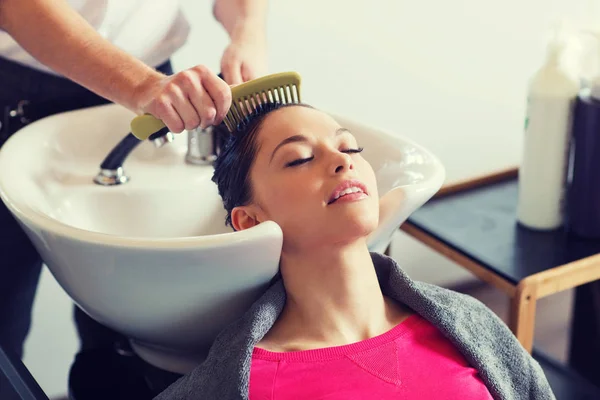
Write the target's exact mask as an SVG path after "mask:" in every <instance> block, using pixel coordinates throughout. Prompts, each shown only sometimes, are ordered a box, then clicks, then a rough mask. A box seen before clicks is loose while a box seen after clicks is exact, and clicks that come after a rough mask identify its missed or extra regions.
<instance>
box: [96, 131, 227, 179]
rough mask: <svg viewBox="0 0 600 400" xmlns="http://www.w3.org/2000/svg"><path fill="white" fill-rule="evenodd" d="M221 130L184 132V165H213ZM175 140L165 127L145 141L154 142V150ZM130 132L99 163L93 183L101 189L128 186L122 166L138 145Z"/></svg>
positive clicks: (138, 141)
mask: <svg viewBox="0 0 600 400" xmlns="http://www.w3.org/2000/svg"><path fill="white" fill-rule="evenodd" d="M219 132H220V129H219V128H216V127H214V126H209V127H208V128H206V129H200V128H196V129H192V130H189V131H187V134H188V138H187V139H188V148H187V153H186V155H185V162H187V163H188V164H194V165H212V164H213V163H214V162H215V160H216V159H217V155H218V151H219V147H220V139H221V134H222V133H221V134H220V133H219ZM173 139H174V136H173V133H171V132H169V130H168V128H163V129H161V130H160V131H158V132H156V133H154V134H152V135H151V136H150V137H149V138H148V140H151V141H152V142H154V145H155V146H156V147H162V146H164V145H165V144H167V143H170V142H172V141H173ZM141 142H142V141H140V140H139V139H138V138H136V137H135V136H133V134H132V133H129V134H127V136H125V137H124V138H123V139H122V140H121V141H120V142H119V143H118V144H117V145H116V146H115V147H114V148H113V149H112V150H111V152H110V153H109V154H108V155H107V156H106V158H105V159H104V161H102V164H100V172H98V175H96V177H95V178H94V182H95V183H97V184H98V185H103V186H114V185H121V184H124V183H127V182H128V181H129V176H127V175H126V174H125V170H124V169H123V163H124V162H125V160H126V159H127V157H128V156H129V154H131V152H132V151H133V150H134V149H135V148H136V147H137V146H138V145H139V144H140V143H141Z"/></svg>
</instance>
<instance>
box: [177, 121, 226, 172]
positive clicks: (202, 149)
mask: <svg viewBox="0 0 600 400" xmlns="http://www.w3.org/2000/svg"><path fill="white" fill-rule="evenodd" d="M217 131H218V129H216V128H215V127H214V126H209V127H207V128H206V129H201V128H196V129H192V130H189V131H187V133H188V149H187V154H186V155H185V161H186V162H187V163H188V164H194V165H212V163H213V162H214V161H215V160H216V159H217V155H218V150H219V143H218V134H217Z"/></svg>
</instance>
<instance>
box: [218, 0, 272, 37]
mask: <svg viewBox="0 0 600 400" xmlns="http://www.w3.org/2000/svg"><path fill="white" fill-rule="evenodd" d="M214 1H215V2H214V7H213V14H214V16H215V18H216V19H217V21H219V22H220V23H221V25H223V28H225V30H226V31H227V33H228V34H229V36H230V37H231V38H232V39H235V38H236V36H238V35H245V34H247V33H248V32H249V31H251V30H262V31H264V30H265V28H266V27H265V25H266V20H267V0H214Z"/></svg>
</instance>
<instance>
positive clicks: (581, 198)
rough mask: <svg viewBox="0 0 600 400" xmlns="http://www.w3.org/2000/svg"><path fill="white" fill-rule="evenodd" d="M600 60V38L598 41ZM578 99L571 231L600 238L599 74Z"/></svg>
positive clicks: (569, 197)
mask: <svg viewBox="0 0 600 400" xmlns="http://www.w3.org/2000/svg"><path fill="white" fill-rule="evenodd" d="M597 46H598V50H597V51H598V57H599V59H600V37H598V38H597ZM590 84H591V87H590V88H585V89H583V90H582V91H581V92H580V94H579V95H578V96H577V101H576V103H575V110H574V114H573V128H572V140H571V148H570V154H569V157H570V160H569V164H570V171H569V182H568V186H567V228H568V231H569V232H571V233H573V234H575V235H578V236H581V237H586V238H594V239H597V238H600V73H597V74H596V76H595V77H594V78H593V79H592V80H591V82H590Z"/></svg>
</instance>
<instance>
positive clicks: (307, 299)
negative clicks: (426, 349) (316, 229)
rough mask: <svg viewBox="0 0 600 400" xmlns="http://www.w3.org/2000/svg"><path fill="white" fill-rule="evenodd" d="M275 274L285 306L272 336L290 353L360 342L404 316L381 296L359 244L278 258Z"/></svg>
mask: <svg viewBox="0 0 600 400" xmlns="http://www.w3.org/2000/svg"><path fill="white" fill-rule="evenodd" d="M281 273H282V277H283V281H284V285H285V289H286V293H287V301H286V306H285V308H284V310H283V312H282V315H281V317H280V319H279V321H278V324H276V326H275V327H274V331H275V335H276V336H278V337H282V338H286V342H287V343H290V344H291V346H292V347H293V346H294V344H295V345H296V347H299V349H301V348H302V347H308V348H310V347H312V346H311V345H307V344H313V345H320V346H336V345H343V344H348V343H354V342H357V341H361V340H365V339H368V338H370V337H373V336H376V335H379V334H382V333H384V332H386V331H387V330H389V329H391V327H393V326H394V325H395V324H396V323H398V322H399V320H400V319H399V318H400V317H401V316H404V314H403V312H402V311H401V309H400V308H399V307H398V306H397V305H396V304H394V303H393V302H392V301H391V300H389V299H387V298H385V297H384V296H383V293H382V291H381V288H380V286H379V282H378V279H377V275H376V272H375V267H374V265H373V261H372V259H371V255H370V253H369V250H368V248H367V245H366V243H365V241H364V240H361V241H360V242H356V243H353V244H351V245H344V246H340V247H338V248H334V249H332V248H331V247H330V246H328V247H324V248H323V249H317V250H316V251H311V252H306V251H304V252H302V253H301V254H300V252H298V253H294V252H284V253H283V254H282V258H281ZM300 343H303V344H304V346H303V345H302V344H300Z"/></svg>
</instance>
